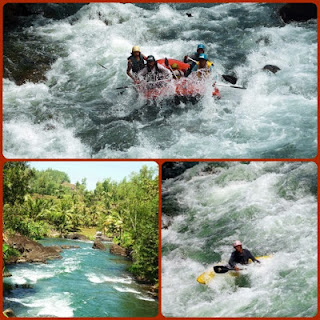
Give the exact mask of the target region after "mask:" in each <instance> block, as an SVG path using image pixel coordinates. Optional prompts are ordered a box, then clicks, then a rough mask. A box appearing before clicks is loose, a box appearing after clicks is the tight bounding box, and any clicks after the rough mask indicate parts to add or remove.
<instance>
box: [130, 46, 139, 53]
mask: <svg viewBox="0 0 320 320" xmlns="http://www.w3.org/2000/svg"><path fill="white" fill-rule="evenodd" d="M136 51H138V52H140V47H139V46H134V47H132V52H136Z"/></svg>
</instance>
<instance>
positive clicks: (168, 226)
mask: <svg viewBox="0 0 320 320" xmlns="http://www.w3.org/2000/svg"><path fill="white" fill-rule="evenodd" d="M162 194H163V202H162V203H163V215H162V220H163V229H162V313H163V314H164V315H165V316H169V317H313V316H315V315H316V313H317V307H318V306H317V272H318V269H317V252H318V246H317V167H316V165H315V164H314V163H286V162H284V163H280V162H256V163H255V162H251V163H250V164H242V163H237V162H229V163H220V164H219V163H215V164H214V165H211V166H207V164H206V163H202V164H200V165H197V166H195V167H193V168H191V169H188V170H187V171H186V172H185V173H184V174H183V175H182V176H180V177H179V178H176V179H169V180H166V181H165V182H164V184H163V190H162ZM237 239H240V240H241V241H242V243H243V244H244V247H245V248H247V249H249V250H250V251H251V252H252V254H253V255H255V256H263V255H272V256H271V257H270V258H268V259H263V260H261V261H262V263H261V265H257V264H252V265H249V266H248V267H247V268H246V270H244V271H242V272H241V275H240V277H231V276H230V275H229V274H219V275H216V276H215V278H214V279H213V281H212V282H210V283H209V284H208V285H202V284H199V283H198V282H197V281H196V278H197V277H198V276H199V275H200V274H201V273H202V272H204V271H205V270H207V269H210V268H212V266H213V265H214V264H219V262H220V261H222V262H223V263H225V264H226V263H227V262H228V260H229V257H230V254H231V252H232V251H233V249H232V243H233V242H234V241H235V240H237Z"/></svg>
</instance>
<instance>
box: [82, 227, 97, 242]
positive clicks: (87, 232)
mask: <svg viewBox="0 0 320 320" xmlns="http://www.w3.org/2000/svg"><path fill="white" fill-rule="evenodd" d="M96 232H97V229H96V228H81V229H80V231H79V232H78V233H80V234H83V235H84V236H86V237H87V238H89V239H90V240H94V239H95V237H96Z"/></svg>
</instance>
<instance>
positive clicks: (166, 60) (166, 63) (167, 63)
mask: <svg viewBox="0 0 320 320" xmlns="http://www.w3.org/2000/svg"><path fill="white" fill-rule="evenodd" d="M164 64H165V65H166V66H167V67H168V68H169V69H170V71H171V73H172V75H173V76H174V78H175V79H177V76H176V75H175V74H174V73H173V70H172V68H171V66H170V64H169V60H168V59H167V58H164Z"/></svg>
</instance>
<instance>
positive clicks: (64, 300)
mask: <svg viewBox="0 0 320 320" xmlns="http://www.w3.org/2000/svg"><path fill="white" fill-rule="evenodd" d="M42 244H44V245H61V244H67V245H70V244H72V245H75V244H76V245H80V247H81V248H80V249H70V250H64V251H63V253H62V256H63V258H62V260H55V261H51V262H49V263H48V264H46V265H43V264H21V265H17V266H9V268H8V269H9V271H10V272H11V273H12V277H10V278H5V279H4V288H5V291H4V302H3V303H4V309H6V308H12V309H13V310H14V312H15V313H16V315H17V316H18V317H145V316H156V315H157V313H158V302H157V301H156V300H155V298H154V297H152V295H150V293H148V291H147V289H146V288H144V287H143V286H141V285H139V284H137V283H136V282H135V280H134V279H133V278H132V276H131V275H130V274H129V273H128V272H127V271H126V269H127V267H128V263H129V262H128V261H127V260H125V258H123V257H118V256H114V255H111V254H110V253H108V252H104V251H100V250H93V249H92V248H91V247H92V243H85V242H79V241H71V240H67V241H66V240H44V241H42Z"/></svg>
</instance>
